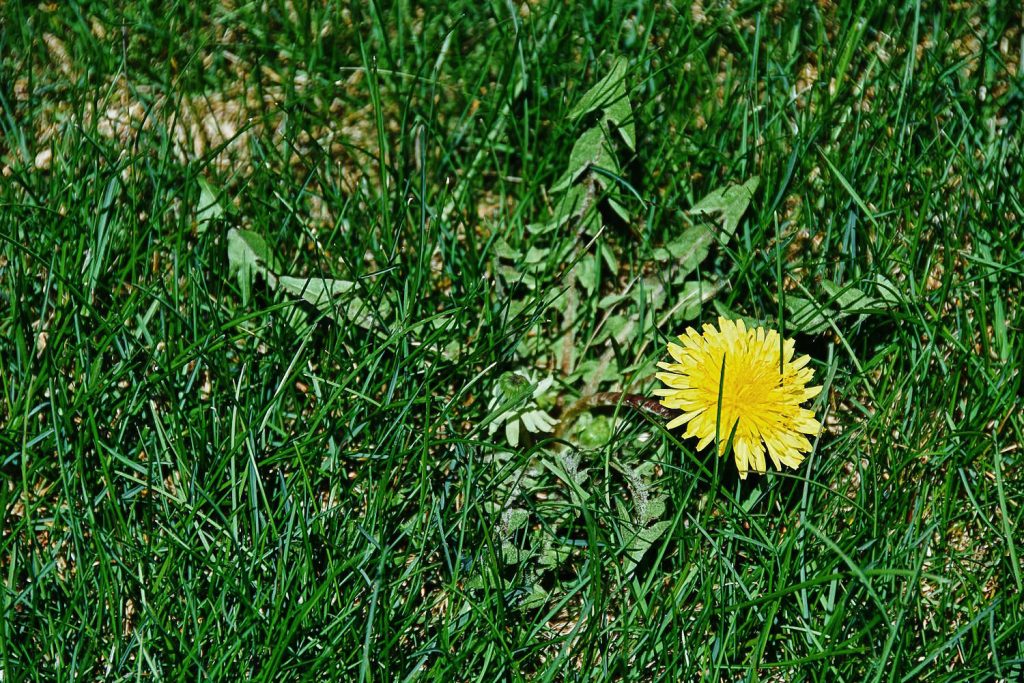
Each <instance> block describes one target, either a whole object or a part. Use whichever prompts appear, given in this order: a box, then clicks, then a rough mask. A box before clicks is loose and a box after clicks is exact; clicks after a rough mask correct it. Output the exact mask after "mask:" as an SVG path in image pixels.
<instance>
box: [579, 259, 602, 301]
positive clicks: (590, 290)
mask: <svg viewBox="0 0 1024 683" xmlns="http://www.w3.org/2000/svg"><path fill="white" fill-rule="evenodd" d="M599 275H600V266H599V265H598V262H597V259H596V258H595V257H594V255H593V254H587V255H586V256H584V257H583V258H581V259H580V260H579V261H577V262H576V281H577V282H579V283H580V284H581V285H582V286H583V289H585V290H587V296H593V294H594V292H595V291H596V290H597V284H598V277H599Z"/></svg>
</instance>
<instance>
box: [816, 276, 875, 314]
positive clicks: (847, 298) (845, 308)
mask: <svg viewBox="0 0 1024 683" xmlns="http://www.w3.org/2000/svg"><path fill="white" fill-rule="evenodd" d="M821 286H822V288H823V289H824V290H825V291H826V292H827V293H828V295H829V296H830V297H832V303H833V304H834V305H836V306H838V307H839V310H840V311H841V312H842V313H873V312H877V311H878V309H879V308H881V306H880V303H881V302H879V301H878V300H877V299H875V298H874V297H872V296H870V295H869V294H867V293H866V292H862V291H861V290H859V289H857V288H856V287H840V286H839V285H837V284H836V283H834V282H832V281H831V280H823V281H822V283H821Z"/></svg>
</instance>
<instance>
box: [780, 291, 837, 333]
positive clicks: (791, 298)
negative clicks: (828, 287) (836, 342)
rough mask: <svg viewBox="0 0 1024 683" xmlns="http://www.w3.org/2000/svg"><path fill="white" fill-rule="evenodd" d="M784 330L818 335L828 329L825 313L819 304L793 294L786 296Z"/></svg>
mask: <svg viewBox="0 0 1024 683" xmlns="http://www.w3.org/2000/svg"><path fill="white" fill-rule="evenodd" d="M786 311H787V312H788V314H789V315H788V316H787V318H786V328H787V329H790V330H795V331H799V332H804V333H806V334H818V333H819V332H823V331H824V330H825V329H826V328H828V317H827V316H826V315H825V313H826V311H825V309H824V308H822V307H821V306H820V305H819V304H817V303H815V302H814V301H812V300H811V299H808V298H806V297H802V296H797V295H795V294H787V295H786Z"/></svg>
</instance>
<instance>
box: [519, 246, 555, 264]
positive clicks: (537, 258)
mask: <svg viewBox="0 0 1024 683" xmlns="http://www.w3.org/2000/svg"><path fill="white" fill-rule="evenodd" d="M549 253H551V250H550V249H539V248H537V247H530V249H529V250H528V251H527V252H526V256H524V257H523V261H524V262H525V263H529V264H534V263H540V262H541V261H543V260H544V258H545V257H546V256H547V255H548V254H549Z"/></svg>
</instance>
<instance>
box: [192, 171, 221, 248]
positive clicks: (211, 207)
mask: <svg viewBox="0 0 1024 683" xmlns="http://www.w3.org/2000/svg"><path fill="white" fill-rule="evenodd" d="M223 215H224V208H223V207H222V206H221V205H220V200H218V199H217V191H216V190H215V189H214V188H213V186H212V185H210V183H208V182H207V181H206V179H205V178H200V179H199V208H198V210H197V211H196V231H197V232H198V233H199V234H200V235H202V234H203V233H204V232H206V229H207V228H208V227H209V226H210V223H211V222H213V221H215V220H217V219H218V218H220V217H221V216H223Z"/></svg>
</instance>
